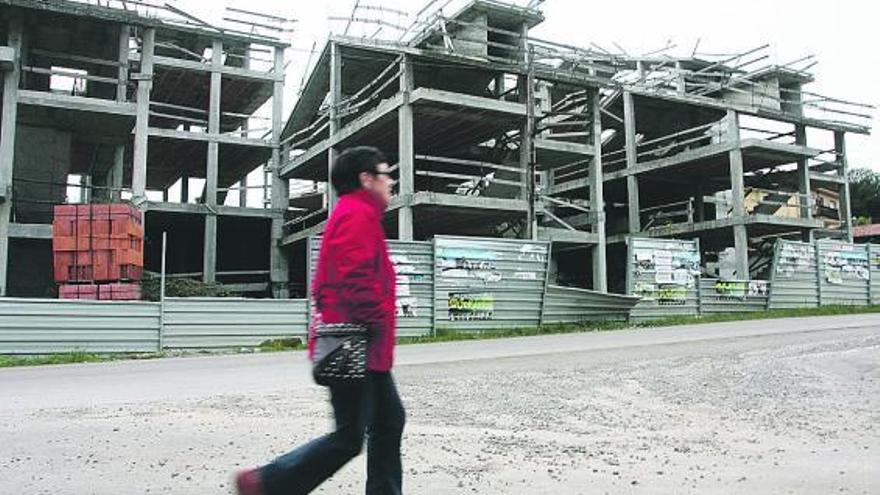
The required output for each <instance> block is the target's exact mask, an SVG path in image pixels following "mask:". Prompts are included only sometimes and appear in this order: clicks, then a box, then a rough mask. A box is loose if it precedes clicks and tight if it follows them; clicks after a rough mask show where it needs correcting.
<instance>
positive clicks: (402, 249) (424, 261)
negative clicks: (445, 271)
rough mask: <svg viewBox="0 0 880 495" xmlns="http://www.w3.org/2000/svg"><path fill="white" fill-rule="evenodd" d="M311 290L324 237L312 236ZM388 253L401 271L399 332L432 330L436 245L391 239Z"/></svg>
mask: <svg viewBox="0 0 880 495" xmlns="http://www.w3.org/2000/svg"><path fill="white" fill-rule="evenodd" d="M309 246H310V248H309V293H310V294H311V280H312V277H313V276H314V271H315V268H316V267H317V266H318V256H319V255H320V251H321V237H312V238H311V239H310V240H309ZM388 254H389V255H390V256H391V262H392V263H393V264H394V270H395V272H396V273H397V301H396V302H395V303H396V306H397V334H398V335H400V336H418V335H428V334H429V333H431V326H432V324H433V319H434V316H433V312H434V304H433V303H434V245H433V244H432V243H430V242H418V241H411V242H410V241H394V240H390V241H388Z"/></svg>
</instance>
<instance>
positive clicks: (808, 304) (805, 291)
mask: <svg viewBox="0 0 880 495" xmlns="http://www.w3.org/2000/svg"><path fill="white" fill-rule="evenodd" d="M770 288H771V290H770V303H769V307H770V309H789V308H816V307H818V306H819V300H820V298H819V276H818V269H817V266H816V249H815V247H814V246H813V245H812V244H808V243H805V242H795V241H784V240H779V241H777V243H776V249H775V252H774V255H773V273H772V275H771V277H770Z"/></svg>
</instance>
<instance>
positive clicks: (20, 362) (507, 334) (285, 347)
mask: <svg viewBox="0 0 880 495" xmlns="http://www.w3.org/2000/svg"><path fill="white" fill-rule="evenodd" d="M864 313H880V306H824V307H821V308H799V309H775V310H771V311H760V312H755V313H725V314H718V315H708V316H675V317H671V318H664V319H660V320H652V321H646V322H640V323H627V322H623V321H588V322H583V323H578V324H564V325H545V326H542V327H525V328H509V329H490V330H483V331H462V330H455V329H449V328H440V329H438V330H437V332H436V334H435V335H425V336H419V337H400V338H399V339H398V344H400V345H409V344H431V343H437V342H453V341H461V340H491V339H503V338H511V337H528V336H535V335H553V334H565V333H585V332H607V331H612V330H621V329H625V328H651V327H668V326H681V325H694V324H702V323H721V322H728V321H749V320H768V319H774V318H796V317H807V316H834V315H854V314H864ZM304 347H305V346H304V345H303V342H302V341H301V340H300V339H299V338H290V339H277V340H267V341H265V342H262V343H261V344H260V345H259V346H258V347H257V348H256V349H254V350H255V351H257V352H282V351H292V350H301V349H304ZM187 354H205V353H204V352H192V353H174V355H187ZM169 355H171V354H170V353H165V352H156V353H146V354H134V355H133V354H93V353H87V352H83V351H73V352H68V353H63V354H52V355H46V356H4V355H0V368H11V367H17V366H42V365H50V364H70V363H92V362H102V361H115V360H121V359H127V360H134V359H155V358H160V357H166V356H169Z"/></svg>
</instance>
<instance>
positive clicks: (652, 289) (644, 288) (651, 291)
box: [633, 282, 657, 301]
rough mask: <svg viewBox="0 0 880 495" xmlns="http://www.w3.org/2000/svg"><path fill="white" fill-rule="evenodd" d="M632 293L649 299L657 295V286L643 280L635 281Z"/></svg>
mask: <svg viewBox="0 0 880 495" xmlns="http://www.w3.org/2000/svg"><path fill="white" fill-rule="evenodd" d="M633 293H634V294H635V295H637V296H639V297H641V298H642V299H646V300H649V301H650V300H653V299H654V297H655V296H656V295H657V286H656V285H654V284H648V283H645V282H636V284H635V287H634V288H633Z"/></svg>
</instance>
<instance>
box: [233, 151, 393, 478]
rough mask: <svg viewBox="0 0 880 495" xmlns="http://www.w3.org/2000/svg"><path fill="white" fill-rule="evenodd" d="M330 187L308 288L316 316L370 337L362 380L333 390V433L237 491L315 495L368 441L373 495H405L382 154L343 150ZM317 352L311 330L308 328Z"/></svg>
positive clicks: (256, 472)
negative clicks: (330, 205) (332, 194)
mask: <svg viewBox="0 0 880 495" xmlns="http://www.w3.org/2000/svg"><path fill="white" fill-rule="evenodd" d="M330 180H331V183H332V185H333V188H334V189H335V190H336V193H337V195H338V197H339V201H338V203H337V204H336V206H335V208H334V209H333V213H332V214H331V215H330V219H329V220H328V222H327V227H326V229H325V231H324V238H323V242H322V245H321V253H320V256H319V259H318V266H317V270H316V273H315V280H314V283H313V287H312V297H313V301H314V306H315V316H316V319H317V320H318V321H320V322H322V323H323V324H328V325H332V324H338V323H353V324H358V325H363V326H365V327H366V328H367V329H368V332H369V344H368V347H367V360H366V361H367V363H366V368H367V372H366V376H365V377H364V378H363V379H362V380H360V381H357V382H356V383H354V384H343V385H331V386H330V387H329V389H330V402H331V404H332V405H333V413H334V415H335V418H336V430H335V431H334V432H332V433H330V434H328V435H325V436H323V437H320V438H318V439H315V440H312V441H311V442H309V443H307V444H304V445H302V446H300V447H299V448H297V449H295V450H293V451H292V452H289V453H287V454H285V455H282V456H281V457H279V458H277V459H276V460H275V461H273V462H272V463H270V464H268V465H266V466H263V467H261V468H257V469H253V470H248V471H242V472H240V473H238V475H237V476H236V486H237V488H238V493H239V494H240V495H282V494H283V495H295V494H304V493H309V492H311V491H312V490H314V489H315V488H316V487H317V486H318V485H320V484H321V483H322V482H323V481H324V480H326V479H327V478H329V477H330V476H332V475H333V473H335V472H336V471H337V470H339V469H340V468H341V467H342V466H344V465H345V464H346V463H347V462H348V461H349V460H351V459H352V458H354V457H356V456H357V455H358V454H360V452H361V449H362V447H363V444H364V436H365V435H366V437H367V483H366V493H367V495H380V494H383V495H384V494H399V493H401V485H402V470H401V462H400V438H401V434H402V432H403V425H404V418H405V414H404V409H403V404H402V403H401V401H400V397H399V396H398V394H397V387H396V386H395V384H394V380H393V378H392V376H391V367H392V364H393V360H394V342H395V325H396V321H395V274H394V268H393V266H392V264H391V260H390V259H389V256H388V249H387V245H386V242H385V234H384V231H383V229H382V217H383V214H384V212H385V209H386V208H387V207H388V203H389V202H390V200H391V189H392V186H393V184H394V181H393V180H392V179H391V175H390V171H389V167H388V163H387V160H386V159H385V156H384V155H383V154H382V153H381V152H380V151H379V150H378V149H376V148H372V147H367V146H359V147H355V148H350V149H348V150H345V151H344V152H342V153H341V154H340V155H339V156H338V157H337V158H336V161H335V163H334V164H333V168H332V171H331V178H330ZM309 334H310V335H309V357H310V358H312V357H313V356H314V351H315V329H314V325H313V327H312V329H310V332H309Z"/></svg>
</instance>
